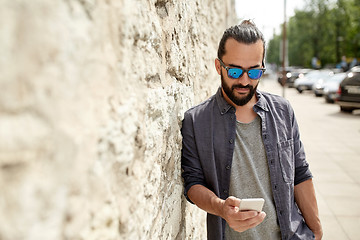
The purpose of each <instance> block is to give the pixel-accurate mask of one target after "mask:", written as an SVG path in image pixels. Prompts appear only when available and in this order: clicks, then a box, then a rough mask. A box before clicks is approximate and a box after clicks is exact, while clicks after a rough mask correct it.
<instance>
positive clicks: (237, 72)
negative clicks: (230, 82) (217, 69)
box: [228, 68, 243, 78]
mask: <svg viewBox="0 0 360 240" xmlns="http://www.w3.org/2000/svg"><path fill="white" fill-rule="evenodd" d="M242 73H243V70H242V69H240V68H230V69H229V70H228V76H229V77H230V78H239V77H240V76H241V75H242Z"/></svg>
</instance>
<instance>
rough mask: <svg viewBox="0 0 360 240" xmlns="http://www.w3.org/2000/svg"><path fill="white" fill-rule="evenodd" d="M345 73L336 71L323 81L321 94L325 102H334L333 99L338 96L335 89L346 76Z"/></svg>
mask: <svg viewBox="0 0 360 240" xmlns="http://www.w3.org/2000/svg"><path fill="white" fill-rule="evenodd" d="M346 76H347V73H344V72H342V73H336V74H335V75H334V76H332V77H330V78H329V79H328V80H327V81H326V82H325V83H324V90H323V95H324V98H325V101H326V102H327V103H334V102H335V99H336V98H337V97H338V94H337V91H338V89H339V85H340V82H341V81H342V80H344V78H346Z"/></svg>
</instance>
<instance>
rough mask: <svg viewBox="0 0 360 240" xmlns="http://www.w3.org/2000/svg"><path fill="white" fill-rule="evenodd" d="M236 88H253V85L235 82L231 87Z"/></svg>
mask: <svg viewBox="0 0 360 240" xmlns="http://www.w3.org/2000/svg"><path fill="white" fill-rule="evenodd" d="M235 88H248V89H253V87H252V86H250V85H249V84H248V85H242V84H234V85H232V87H231V89H232V90H234V89H235Z"/></svg>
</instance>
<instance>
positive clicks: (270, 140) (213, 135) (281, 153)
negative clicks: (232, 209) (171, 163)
mask: <svg viewBox="0 0 360 240" xmlns="http://www.w3.org/2000/svg"><path fill="white" fill-rule="evenodd" d="M256 97H257V99H258V101H257V103H256V104H255V106H254V108H253V109H254V111H255V112H256V114H258V115H259V116H260V118H261V132H262V140H263V143H264V146H265V151H266V156H267V161H268V166H269V172H270V180H271V187H272V192H273V198H274V202H275V207H276V212H277V217H278V223H279V226H280V230H281V236H282V239H314V235H313V233H312V232H311V230H310V229H309V228H308V227H307V225H306V224H305V221H304V219H303V217H302V215H301V213H300V211H299V209H298V207H297V205H296V203H295V200H294V186H295V185H296V184H299V183H301V182H303V181H306V180H308V179H310V178H312V175H311V172H310V170H309V166H308V163H307V162H306V159H305V153H304V148H303V145H302V143H301V141H300V135H299V128H298V125H297V122H296V119H295V116H294V111H293V109H292V108H291V106H290V104H289V102H288V101H287V100H285V99H283V98H281V97H279V96H275V95H272V94H269V93H265V92H260V91H256ZM181 133H182V136H183V142H182V158H181V166H182V170H183V172H182V176H183V179H184V185H185V196H186V198H187V199H188V200H189V201H190V199H189V198H188V197H187V192H188V190H189V189H190V188H191V187H192V186H194V185H196V184H200V185H203V186H205V187H207V188H208V189H210V190H211V191H213V192H214V193H215V194H216V195H217V196H218V197H219V198H221V199H226V198H227V197H229V185H230V173H231V164H232V159H233V152H234V143H235V134H236V116H235V108H234V107H233V106H231V105H230V104H229V103H228V102H226V100H225V99H224V98H223V96H222V92H221V88H219V89H218V91H217V93H216V94H215V95H214V96H212V97H210V98H209V99H208V100H207V101H205V102H203V103H202V104H200V105H198V106H196V107H193V108H191V109H189V110H188V111H187V112H186V113H185V116H184V120H183V125H182V129H181ZM190 202H191V201H190ZM224 230H225V220H224V219H222V218H221V217H218V216H215V215H212V214H208V216H207V233H208V239H211V240H213V239H214V240H215V239H216V240H219V239H224Z"/></svg>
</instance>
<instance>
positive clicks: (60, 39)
mask: <svg viewBox="0 0 360 240" xmlns="http://www.w3.org/2000/svg"><path fill="white" fill-rule="evenodd" d="M233 7H234V3H233V0H227V1H215V0H196V1H188V0H103V1H99V0H31V1H27V0H2V1H0V52H1V54H0V72H1V74H0V189H1V194H0V240H23V239H29V240H50V239H51V240H58V239H69V240H70V239H71V240H85V239H86V240H113V239H132V240H133V239H204V238H205V236H206V233H205V214H204V212H202V211H200V210H198V209H197V207H195V206H193V205H191V204H189V203H187V202H186V200H185V199H184V197H183V196H182V192H183V187H182V180H181V177H180V172H181V170H180V151H181V135H180V126H181V120H182V117H183V113H184V111H185V110H187V109H188V108H189V107H191V106H192V105H194V104H196V103H199V102H201V101H203V100H204V99H206V98H207V97H208V96H209V95H211V94H212V93H214V92H215V90H216V88H217V87H218V85H219V77H218V76H217V74H216V71H215V68H214V58H215V57H216V50H217V45H218V42H219V40H220V37H221V35H222V32H223V30H224V29H225V28H226V27H227V26H228V25H230V24H233V23H235V16H234V10H233Z"/></svg>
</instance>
